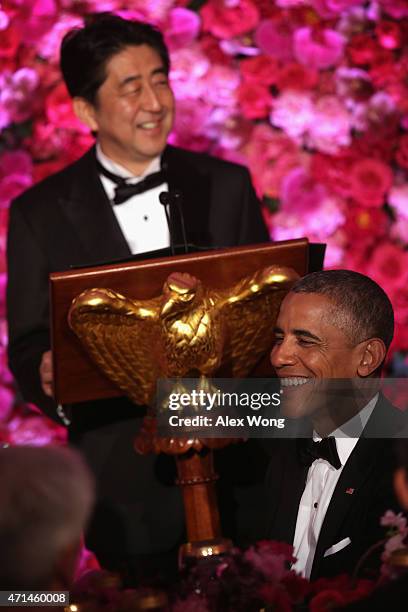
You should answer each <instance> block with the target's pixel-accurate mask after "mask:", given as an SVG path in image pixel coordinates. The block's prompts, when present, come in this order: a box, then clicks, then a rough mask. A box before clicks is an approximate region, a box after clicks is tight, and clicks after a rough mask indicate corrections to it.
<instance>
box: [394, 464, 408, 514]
mask: <svg viewBox="0 0 408 612" xmlns="http://www.w3.org/2000/svg"><path fill="white" fill-rule="evenodd" d="M394 489H395V493H396V495H397V497H398V501H399V503H400V504H401V506H402V508H404V509H405V510H408V480H407V473H406V471H405V470H404V468H402V467H401V468H398V470H397V471H396V472H395V474H394Z"/></svg>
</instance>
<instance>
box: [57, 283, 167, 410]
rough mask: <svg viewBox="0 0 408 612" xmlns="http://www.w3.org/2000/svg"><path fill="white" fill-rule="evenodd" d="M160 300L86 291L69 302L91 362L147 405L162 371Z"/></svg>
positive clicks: (73, 325) (74, 327)
mask: <svg viewBox="0 0 408 612" xmlns="http://www.w3.org/2000/svg"><path fill="white" fill-rule="evenodd" d="M160 303H161V297H160V296H159V297H157V298H153V299H150V300H132V299H128V298H125V297H124V296H123V295H121V294H119V293H116V292H115V291H112V290H110V289H89V290H87V291H84V292H83V293H81V294H80V295H79V296H77V297H76V298H75V299H74V300H73V302H72V305H71V308H70V311H69V315H68V322H69V325H70V327H71V329H72V330H73V331H74V332H75V334H76V335H77V336H78V338H79V340H80V341H81V343H82V345H83V346H84V348H85V349H86V351H87V352H88V354H89V355H90V357H91V358H92V360H93V361H94V362H95V363H96V364H97V365H98V367H99V368H100V369H101V370H102V371H103V372H104V374H105V375H106V376H107V377H108V378H109V379H110V380H111V381H113V382H114V383H115V384H116V385H117V386H118V387H119V388H120V389H121V390H122V391H123V392H124V393H125V394H126V395H127V396H128V397H130V399H131V400H133V401H134V402H135V403H137V404H150V403H151V401H152V399H153V397H154V394H155V390H156V380H157V378H159V377H160V374H161V367H160V354H161V353H162V351H161V347H160V344H161V341H160V337H161V336H160V326H159V322H158V313H159V307H160Z"/></svg>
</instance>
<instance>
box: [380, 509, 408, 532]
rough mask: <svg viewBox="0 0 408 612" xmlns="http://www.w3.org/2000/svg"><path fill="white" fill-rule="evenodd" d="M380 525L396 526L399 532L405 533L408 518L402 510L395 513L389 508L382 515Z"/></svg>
mask: <svg viewBox="0 0 408 612" xmlns="http://www.w3.org/2000/svg"><path fill="white" fill-rule="evenodd" d="M380 525H382V526H383V527H395V529H398V531H399V532H401V533H405V531H406V529H407V519H406V517H405V516H404V515H403V514H402V512H399V513H398V514H395V512H394V511H393V510H387V511H386V513H385V514H384V515H383V516H382V517H381V520H380Z"/></svg>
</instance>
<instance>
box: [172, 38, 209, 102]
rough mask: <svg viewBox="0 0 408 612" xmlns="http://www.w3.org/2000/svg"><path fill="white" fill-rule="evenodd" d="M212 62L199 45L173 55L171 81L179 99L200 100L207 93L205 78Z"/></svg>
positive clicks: (180, 50) (179, 50)
mask: <svg viewBox="0 0 408 612" xmlns="http://www.w3.org/2000/svg"><path fill="white" fill-rule="evenodd" d="M209 68H210V62H209V61H208V58H207V57H206V56H205V55H204V54H203V52H202V51H201V49H200V47H199V46H198V45H192V46H191V47H189V48H186V49H178V50H177V51H175V52H173V53H172V55H171V71H170V79H171V85H172V88H173V91H174V95H175V96H176V98H177V99H180V98H181V99H182V98H199V97H201V96H203V94H204V93H205V83H204V81H203V76H204V75H205V74H206V73H207V72H208V70H209Z"/></svg>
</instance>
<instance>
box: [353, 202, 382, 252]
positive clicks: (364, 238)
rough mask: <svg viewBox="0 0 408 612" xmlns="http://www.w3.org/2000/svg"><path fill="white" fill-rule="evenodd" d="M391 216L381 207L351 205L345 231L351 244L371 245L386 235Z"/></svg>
mask: <svg viewBox="0 0 408 612" xmlns="http://www.w3.org/2000/svg"><path fill="white" fill-rule="evenodd" d="M388 226H389V218H388V216H387V215H386V213H385V212H384V211H383V210H382V209H381V208H366V207H364V206H350V207H349V208H348V210H347V220H346V223H345V225H344V231H345V233H346V235H347V239H348V241H349V243H350V244H351V245H353V246H354V245H356V244H357V243H358V245H359V248H361V247H362V245H363V244H364V246H367V245H370V244H372V243H374V242H375V241H377V240H378V238H379V237H382V236H384V235H385V233H386V232H387V230H388Z"/></svg>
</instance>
